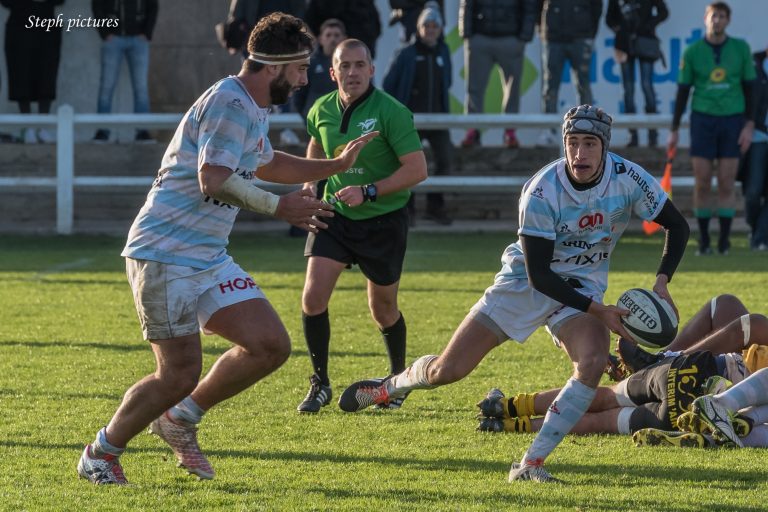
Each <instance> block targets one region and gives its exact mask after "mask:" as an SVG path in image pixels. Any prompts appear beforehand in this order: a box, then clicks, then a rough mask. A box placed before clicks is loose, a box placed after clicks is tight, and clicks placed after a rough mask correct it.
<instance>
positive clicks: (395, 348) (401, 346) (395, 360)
mask: <svg viewBox="0 0 768 512" xmlns="http://www.w3.org/2000/svg"><path fill="white" fill-rule="evenodd" d="M405 334H406V328H405V318H403V314H402V313H400V318H398V319H397V322H395V323H394V324H392V325H390V326H389V327H385V328H384V329H382V330H381V336H382V337H383V338H384V344H385V345H386V346H387V353H388V354H389V366H390V371H391V372H392V374H393V375H397V374H398V373H400V372H402V371H403V370H405Z"/></svg>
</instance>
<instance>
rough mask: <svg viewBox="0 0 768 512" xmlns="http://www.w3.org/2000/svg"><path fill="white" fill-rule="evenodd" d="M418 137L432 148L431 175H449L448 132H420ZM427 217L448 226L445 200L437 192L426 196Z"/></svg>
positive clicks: (449, 141) (450, 155)
mask: <svg viewBox="0 0 768 512" xmlns="http://www.w3.org/2000/svg"><path fill="white" fill-rule="evenodd" d="M419 135H420V136H421V137H422V138H424V139H427V140H428V141H429V146H430V147H431V148H432V157H433V161H434V168H433V170H432V174H433V175H435V176H445V175H448V174H450V173H451V171H452V167H453V144H452V143H451V135H450V132H449V131H448V130H421V131H419ZM427 216H428V217H429V218H430V219H431V220H434V221H436V222H438V223H440V224H446V225H447V224H450V223H451V219H450V218H449V217H448V215H447V214H446V212H445V200H444V198H443V194H442V193H439V192H429V193H428V194H427Z"/></svg>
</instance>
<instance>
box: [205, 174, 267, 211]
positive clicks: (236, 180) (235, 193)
mask: <svg viewBox="0 0 768 512" xmlns="http://www.w3.org/2000/svg"><path fill="white" fill-rule="evenodd" d="M216 199H220V200H222V201H224V202H226V203H229V204H231V205H233V206H237V207H238V208H244V209H246V210H250V211H252V212H257V213H264V214H266V215H274V214H275V211H277V203H278V202H279V201H280V196H277V195H275V194H273V193H271V192H267V191H266V190H262V189H260V188H258V187H254V186H253V185H251V184H250V182H248V180H245V179H243V178H242V177H241V176H239V175H238V174H235V173H232V176H230V177H229V178H227V179H226V180H225V181H224V183H222V184H221V188H220V189H219V192H218V193H217V194H216Z"/></svg>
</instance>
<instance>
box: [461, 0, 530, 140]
mask: <svg viewBox="0 0 768 512" xmlns="http://www.w3.org/2000/svg"><path fill="white" fill-rule="evenodd" d="M535 24H536V0H462V1H461V5H460V6H459V34H460V35H461V37H463V38H464V67H465V69H466V70H467V77H466V81H465V83H466V94H465V101H464V110H465V112H468V113H477V112H482V111H483V100H484V97H485V89H486V87H487V86H488V76H489V75H490V73H491V69H493V66H494V64H498V66H499V68H500V70H501V76H500V78H501V80H502V83H503V87H504V98H503V99H502V110H503V112H504V113H507V114H511V113H517V112H519V111H520V79H521V78H522V75H523V60H524V58H525V43H527V42H529V41H530V40H531V39H533V28H534V26H535ZM479 143H480V132H479V131H478V130H476V129H474V128H472V129H470V130H467V134H466V137H465V138H464V141H463V142H462V146H464V147H471V146H475V145H477V144H479ZM504 145H505V146H507V147H511V148H516V147H518V146H519V143H518V141H517V135H516V134H515V130H514V129H513V128H507V129H506V130H505V132H504Z"/></svg>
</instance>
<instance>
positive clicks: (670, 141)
mask: <svg viewBox="0 0 768 512" xmlns="http://www.w3.org/2000/svg"><path fill="white" fill-rule="evenodd" d="M679 138H680V135H679V134H678V132H677V130H670V131H669V137H668V138H667V151H672V150H673V149H674V148H677V143H678V141H679Z"/></svg>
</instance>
